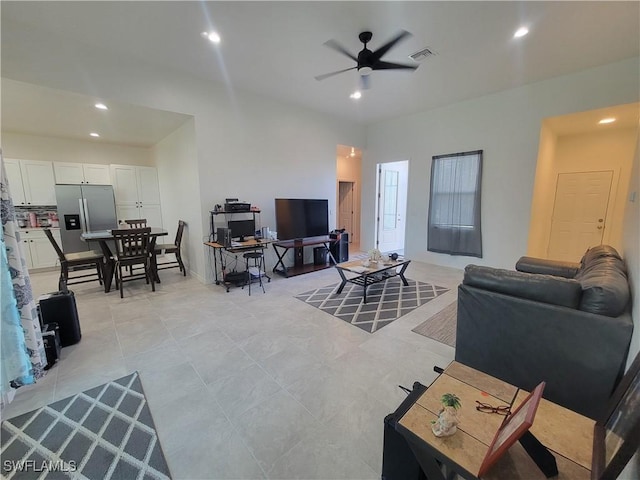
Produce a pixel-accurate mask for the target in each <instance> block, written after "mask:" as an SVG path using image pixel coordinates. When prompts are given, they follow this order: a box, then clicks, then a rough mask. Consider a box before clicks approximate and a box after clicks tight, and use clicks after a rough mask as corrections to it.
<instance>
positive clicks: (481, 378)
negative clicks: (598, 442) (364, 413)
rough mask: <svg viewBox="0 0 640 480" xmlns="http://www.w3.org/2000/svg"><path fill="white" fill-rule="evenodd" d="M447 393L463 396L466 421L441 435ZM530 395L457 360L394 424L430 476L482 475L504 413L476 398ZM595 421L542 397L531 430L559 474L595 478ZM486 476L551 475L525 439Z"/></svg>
mask: <svg viewBox="0 0 640 480" xmlns="http://www.w3.org/2000/svg"><path fill="white" fill-rule="evenodd" d="M444 393H454V394H456V395H457V396H458V397H459V398H460V400H461V404H462V409H461V410H460V414H459V418H460V424H459V425H458V431H457V432H456V433H455V434H454V435H452V436H450V437H444V438H437V437H435V436H434V435H433V433H432V431H431V421H433V420H435V419H436V418H437V415H438V412H439V410H440V405H441V403H440V398H441V397H442V395H443V394H444ZM527 393H528V392H524V391H522V390H519V389H518V388H516V387H514V386H513V385H509V384H507V383H505V382H503V381H501V380H498V379H497V378H494V377H491V376H489V375H487V374H485V373H482V372H479V371H478V370H475V369H473V368H470V367H467V366H465V365H463V364H461V363H458V362H452V363H451V364H450V365H449V366H448V367H447V368H446V370H444V372H443V373H442V374H441V375H440V376H439V377H438V378H437V379H436V380H435V381H434V382H433V383H432V384H431V385H430V386H429V387H428V388H427V389H426V390H425V391H424V392H423V393H421V394H419V395H416V396H415V397H416V398H415V401H414V402H413V404H412V405H411V406H410V407H409V408H408V409H406V408H405V410H406V411H404V412H400V415H399V416H398V418H397V422H396V423H395V425H394V427H395V430H396V432H397V433H398V434H399V435H400V436H402V437H403V438H404V439H405V440H406V442H407V444H408V446H409V447H410V450H411V452H412V453H413V456H414V457H415V459H416V460H417V462H418V463H419V465H420V467H421V469H422V471H423V472H424V473H426V475H427V477H428V478H429V480H434V479H442V480H444V479H446V478H449V476H450V475H451V474H452V473H457V474H458V475H460V476H462V477H463V478H467V479H477V478H479V477H478V472H479V469H480V465H481V464H482V461H483V459H484V457H485V456H486V454H487V450H488V448H489V445H490V444H491V441H492V440H493V437H494V435H495V433H496V432H497V431H498V428H499V427H500V425H501V424H502V421H503V420H504V416H502V415H497V414H493V413H483V412H479V411H477V410H476V409H475V402H476V400H478V401H480V402H482V403H488V404H491V405H494V406H498V405H505V404H506V405H510V406H512V407H513V408H515V407H517V406H518V405H519V404H520V402H521V401H522V400H523V399H524V398H525V397H526V395H527ZM594 425H595V422H594V421H593V420H591V419H589V418H587V417H583V416H582V415H579V414H577V413H575V412H572V411H570V410H567V409H566V408H563V407H560V406H559V405H556V404H554V403H551V402H549V401H547V400H544V399H542V400H541V402H540V405H539V406H538V412H537V414H536V417H535V420H534V422H533V426H532V427H531V429H530V432H531V433H532V434H533V435H534V436H535V437H536V438H537V439H538V440H539V441H540V442H541V443H542V444H543V445H544V446H546V447H547V449H549V451H550V452H551V453H552V454H553V455H554V456H555V458H556V462H557V464H558V471H559V475H558V477H556V478H558V479H561V480H564V479H566V480H569V479H570V480H580V479H584V480H589V479H590V478H591V472H590V469H591V457H592V448H593V431H594ZM385 442H386V439H385ZM395 478H396V477H394V476H393V474H389V473H388V472H387V475H386V476H385V479H386V480H395ZM482 478H485V479H495V480H500V479H506V478H508V479H515V480H518V479H522V480H525V479H526V480H535V479H545V476H544V474H543V473H542V472H541V471H540V469H539V468H538V467H537V465H536V464H535V463H534V462H533V460H532V459H531V458H530V457H529V455H528V454H527V452H526V451H525V450H524V448H523V447H522V446H521V445H520V443H516V444H514V445H513V446H512V447H511V448H510V449H509V450H508V451H507V452H506V453H505V454H504V456H502V457H501V458H500V459H499V460H498V462H497V463H496V464H495V465H494V466H493V467H492V468H491V469H490V470H489V471H488V472H487V473H486V474H485V475H484V476H483V477H482ZM398 480H399V477H398Z"/></svg>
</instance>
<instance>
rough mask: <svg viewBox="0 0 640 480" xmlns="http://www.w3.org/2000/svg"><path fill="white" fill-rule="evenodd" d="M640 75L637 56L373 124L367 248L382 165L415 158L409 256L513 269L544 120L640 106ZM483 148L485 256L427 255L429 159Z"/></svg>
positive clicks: (367, 161)
mask: <svg viewBox="0 0 640 480" xmlns="http://www.w3.org/2000/svg"><path fill="white" fill-rule="evenodd" d="M638 70H639V64H638V58H633V59H629V60H625V61H622V62H617V63H614V64H610V65H605V66H602V67H597V68H593V69H589V70H585V71H582V72H579V73H575V74H572V75H566V76H563V77H557V78H553V79H550V80H546V81H543V82H538V83H534V84H530V85H527V86H524V87H520V88H516V89H512V90H508V91H504V92H499V93H496V94H493V95H488V96H485V97H481V98H477V99H473V100H469V101H465V102H461V103H458V104H454V105H449V106H447V107H443V108H439V109H434V110H430V111H426V112H422V113H418V114H415V115H411V116H406V117H401V118H398V119H394V120H390V121H386V122H381V123H378V124H375V125H372V126H370V127H369V128H368V129H367V150H366V152H365V154H364V157H363V181H364V190H363V220H362V242H361V244H362V248H363V249H364V250H366V249H367V248H370V247H371V242H372V241H373V232H374V230H373V229H374V226H375V224H374V214H373V212H374V205H375V184H374V179H375V165H376V163H380V162H388V161H395V160H400V159H409V201H408V206H407V208H408V210H407V239H406V254H407V256H408V257H409V258H412V259H415V260H419V261H425V262H430V263H435V264H439V265H447V266H452V267H457V268H463V267H464V266H466V265H467V264H469V263H477V264H486V265H491V266H496V267H504V268H513V265H514V264H515V262H516V261H517V259H518V258H519V257H520V256H522V255H523V254H525V252H526V251H527V239H528V229H529V218H530V213H531V205H532V203H531V200H532V193H533V182H534V178H535V170H536V163H537V159H538V146H539V143H540V138H539V135H540V127H541V125H542V121H543V119H544V118H546V117H550V116H556V115H561V114H566V113H571V112H576V111H584V110H592V109H595V108H601V107H605V106H610V105H620V104H625V103H631V102H636V101H638V98H639V96H640V85H639V77H638ZM479 149H481V150H484V164H483V179H482V231H483V250H484V258H482V259H476V258H473V259H472V258H470V257H453V256H449V255H444V254H438V253H433V252H427V250H426V245H427V212H428V202H429V181H430V178H429V177H430V167H431V157H432V156H433V155H438V154H446V153H455V152H464V151H470V150H479ZM367 242H369V243H367Z"/></svg>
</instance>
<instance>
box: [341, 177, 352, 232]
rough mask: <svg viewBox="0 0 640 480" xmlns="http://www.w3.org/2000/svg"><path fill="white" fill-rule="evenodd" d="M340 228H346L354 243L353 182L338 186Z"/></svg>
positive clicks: (342, 183)
mask: <svg viewBox="0 0 640 480" xmlns="http://www.w3.org/2000/svg"><path fill="white" fill-rule="evenodd" d="M338 228H339V229H342V228H344V229H345V230H346V231H347V233H348V234H349V242H353V241H354V240H355V239H354V238H353V234H354V230H353V182H340V183H339V184H338Z"/></svg>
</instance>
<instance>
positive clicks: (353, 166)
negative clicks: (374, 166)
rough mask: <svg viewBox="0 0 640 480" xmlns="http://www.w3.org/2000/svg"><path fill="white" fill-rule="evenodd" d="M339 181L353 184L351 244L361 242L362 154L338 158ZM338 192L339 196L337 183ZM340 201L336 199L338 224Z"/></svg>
mask: <svg viewBox="0 0 640 480" xmlns="http://www.w3.org/2000/svg"><path fill="white" fill-rule="evenodd" d="M337 180H338V182H353V183H354V185H353V199H354V214H353V222H354V225H353V232H350V234H351V237H350V238H349V241H350V242H356V243H359V242H360V211H361V210H360V209H361V195H360V192H361V190H362V156H361V154H358V155H356V156H355V157H349V158H345V157H344V156H338V158H337ZM336 192H337V194H338V196H339V191H338V184H337V183H336ZM338 200H339V199H336V223H337V219H338V211H337V210H338V209H339V205H338Z"/></svg>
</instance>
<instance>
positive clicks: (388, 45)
mask: <svg viewBox="0 0 640 480" xmlns="http://www.w3.org/2000/svg"><path fill="white" fill-rule="evenodd" d="M410 36H411V34H410V33H409V32H407V31H406V30H401V31H400V32H399V33H398V34H397V35H396V36H395V37H393V38H392V39H391V40H389V41H388V42H387V43H385V44H384V45H382V46H381V47H380V48H378V49H377V50H376V51H375V52H373V54H372V55H371V57H372V58H373V59H374V60H380V59H381V58H382V56H383V55H384V54H385V53H387V52H388V51H389V50H390V49H391V48H392V47H393V46H394V45H395V44H396V43H398V42H399V41H400V40H402V39H404V38H407V37H410Z"/></svg>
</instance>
